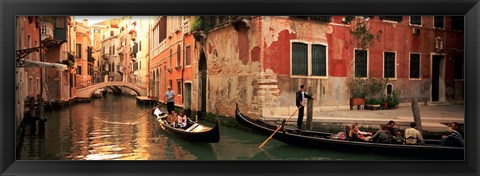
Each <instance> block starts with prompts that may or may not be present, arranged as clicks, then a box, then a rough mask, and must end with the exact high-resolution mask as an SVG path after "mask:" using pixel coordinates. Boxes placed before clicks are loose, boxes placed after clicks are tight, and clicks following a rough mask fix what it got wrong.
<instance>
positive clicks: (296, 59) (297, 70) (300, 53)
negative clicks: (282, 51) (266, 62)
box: [292, 42, 308, 76]
mask: <svg viewBox="0 0 480 176" xmlns="http://www.w3.org/2000/svg"><path fill="white" fill-rule="evenodd" d="M307 47H308V45H307V44H304V43H298V42H295V43H292V75H303V76H307V75H308V55H307V53H308V48H307Z"/></svg>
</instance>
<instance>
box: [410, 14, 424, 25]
mask: <svg viewBox="0 0 480 176" xmlns="http://www.w3.org/2000/svg"><path fill="white" fill-rule="evenodd" d="M410 24H416V25H422V16H410Z"/></svg>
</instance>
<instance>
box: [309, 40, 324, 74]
mask: <svg viewBox="0 0 480 176" xmlns="http://www.w3.org/2000/svg"><path fill="white" fill-rule="evenodd" d="M326 48H327V47H326V46H323V45H312V75H313V76H327V50H326Z"/></svg>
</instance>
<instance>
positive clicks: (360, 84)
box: [350, 79, 366, 107]
mask: <svg viewBox="0 0 480 176" xmlns="http://www.w3.org/2000/svg"><path fill="white" fill-rule="evenodd" d="M365 85H366V81H365V80H364V79H354V80H352V82H351V84H350V93H351V98H350V106H351V107H353V106H361V105H365V96H366V90H365Z"/></svg>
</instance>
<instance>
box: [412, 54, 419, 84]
mask: <svg viewBox="0 0 480 176" xmlns="http://www.w3.org/2000/svg"><path fill="white" fill-rule="evenodd" d="M410 78H420V54H410Z"/></svg>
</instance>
